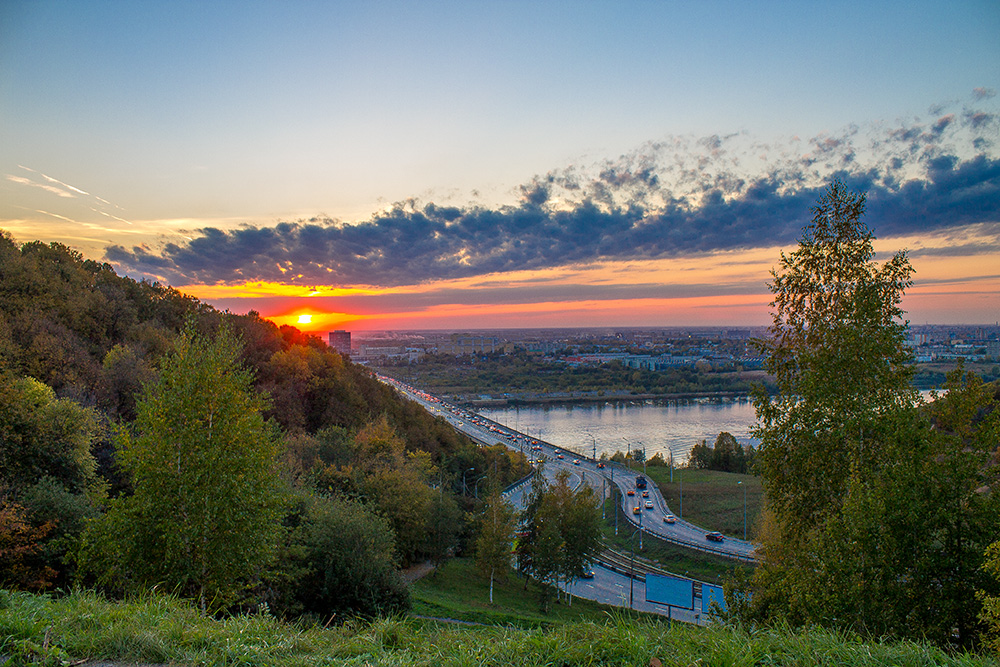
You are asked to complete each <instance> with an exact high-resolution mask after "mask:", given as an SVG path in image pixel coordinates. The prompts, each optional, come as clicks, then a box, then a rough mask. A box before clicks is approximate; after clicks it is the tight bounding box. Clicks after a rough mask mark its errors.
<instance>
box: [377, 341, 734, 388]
mask: <svg viewBox="0 0 1000 667" xmlns="http://www.w3.org/2000/svg"><path fill="white" fill-rule="evenodd" d="M380 370H382V371H383V372H384V373H386V374H387V375H391V376H393V377H397V378H399V379H401V380H405V381H406V382H409V383H411V384H414V385H416V386H419V387H423V388H425V389H426V390H428V391H433V392H435V393H441V394H479V393H496V392H538V393H546V392H605V393H621V394H662V395H668V394H688V393H710V392H728V393H746V394H749V393H750V389H751V387H752V384H753V381H752V380H750V379H748V378H746V377H743V376H742V375H741V374H740V373H737V372H713V371H711V370H707V369H702V368H698V367H683V368H670V369H667V370H661V371H653V370H649V369H638V368H628V367H626V366H625V365H624V364H622V363H621V362H619V361H613V362H610V363H607V364H601V365H599V366H568V365H567V364H565V363H560V362H556V361H551V360H545V359H541V358H538V357H533V356H531V355H529V354H528V353H527V352H525V351H523V350H519V351H515V352H512V353H511V354H500V353H492V354H488V355H481V356H480V355H476V356H470V355H465V356H458V357H456V356H452V355H446V354H430V355H425V356H424V357H423V358H422V359H421V360H420V361H418V362H416V363H414V364H408V363H405V362H399V363H393V362H389V361H386V362H382V364H381V365H380Z"/></svg>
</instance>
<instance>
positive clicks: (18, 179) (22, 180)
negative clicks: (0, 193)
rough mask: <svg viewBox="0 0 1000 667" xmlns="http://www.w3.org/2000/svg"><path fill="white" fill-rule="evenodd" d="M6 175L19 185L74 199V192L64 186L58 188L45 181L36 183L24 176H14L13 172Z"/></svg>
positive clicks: (9, 179)
mask: <svg viewBox="0 0 1000 667" xmlns="http://www.w3.org/2000/svg"><path fill="white" fill-rule="evenodd" d="M6 176H7V180H8V181H11V182H13V183H17V184H18V185H26V186H28V187H32V188H40V189H42V190H45V191H46V192H51V193H52V194H54V195H57V196H59V197H65V198H69V199H72V198H73V197H74V195H73V194H72V193H70V192H66V191H65V190H63V189H62V188H57V187H55V186H52V185H45V184H44V183H35V182H34V181H32V180H31V179H30V178H24V177H23V176H14V175H12V174H6Z"/></svg>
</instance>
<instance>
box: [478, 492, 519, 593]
mask: <svg viewBox="0 0 1000 667" xmlns="http://www.w3.org/2000/svg"><path fill="white" fill-rule="evenodd" d="M477 523H478V528H479V535H478V536H477V537H476V565H477V566H479V569H480V570H482V571H483V572H484V573H488V574H489V575H490V604H493V580H494V578H496V576H497V574H498V573H499V574H500V575H501V576H503V574H504V573H505V572H506V571H507V569H508V568H509V567H510V555H511V554H510V549H511V544H512V543H513V541H514V533H515V531H516V530H517V513H516V512H515V511H514V508H513V507H512V506H511V504H510V503H509V502H507V500H506V499H504V497H503V495H501V493H500V489H499V487H498V486H497V485H496V484H491V485H490V490H489V494H488V495H487V496H486V498H485V499H484V502H483V507H482V510H481V511H480V513H479V516H478V521H477Z"/></svg>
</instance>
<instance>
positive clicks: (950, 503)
mask: <svg viewBox="0 0 1000 667" xmlns="http://www.w3.org/2000/svg"><path fill="white" fill-rule="evenodd" d="M863 210H864V197H863V196H860V195H855V194H852V193H849V192H847V191H846V189H845V188H844V187H843V186H842V185H841V184H838V183H835V184H834V185H832V186H831V187H830V189H829V190H828V191H827V194H826V195H825V196H824V198H823V199H821V200H820V204H819V206H817V207H816V209H815V212H816V216H815V217H814V220H813V225H812V227H811V228H809V230H807V234H806V238H805V239H803V241H801V242H800V245H799V249H798V250H797V251H795V252H793V253H792V254H791V255H790V256H787V257H786V256H784V255H783V256H782V267H783V268H782V271H781V272H780V273H779V272H775V274H774V276H775V282H774V284H773V285H772V290H773V291H774V293H775V307H776V312H775V314H774V325H773V327H772V339H771V340H770V341H767V342H766V343H764V345H763V347H764V348H765V350H767V351H768V352H769V354H770V357H769V362H768V363H769V369H770V370H771V371H772V372H773V373H774V374H775V376H776V379H777V384H778V387H779V390H780V393H779V395H778V397H777V398H776V399H774V400H771V399H769V398H768V397H767V396H765V395H763V394H761V393H758V395H757V396H755V404H756V408H757V413H758V423H757V425H756V427H755V431H756V434H757V435H758V436H759V437H760V438H761V448H760V450H759V454H758V458H757V471H758V472H759V473H760V474H761V477H762V483H763V485H764V489H765V493H766V502H767V509H766V513H765V516H764V520H763V521H762V523H761V530H760V531H759V532H760V534H761V535H762V538H763V540H762V541H763V554H764V561H763V563H762V564H761V566H760V567H758V568H757V570H756V571H755V573H754V575H753V577H752V579H751V582H750V586H749V588H750V590H751V592H752V595H751V596H750V598H749V599H748V600H747V599H746V598H745V597H744V602H745V604H741V605H740V608H741V609H743V610H744V611H745V612H746V615H747V616H749V617H751V618H753V619H755V620H760V619H775V618H781V619H784V620H787V621H790V622H792V623H795V624H812V623H816V624H822V625H831V626H837V627H842V628H851V629H852V630H854V631H861V632H865V633H866V634H870V635H873V636H905V637H910V638H926V639H930V640H933V641H935V642H937V643H939V644H950V643H953V642H955V641H957V642H958V643H960V644H963V645H965V646H969V645H971V644H972V643H973V641H974V639H975V634H976V633H975V629H974V627H975V623H976V616H977V614H978V609H979V606H978V605H977V604H976V599H975V591H976V588H977V587H982V586H986V585H988V582H986V581H985V578H984V576H983V575H982V573H981V571H980V567H981V564H982V559H983V553H984V551H985V549H986V546H987V545H988V544H989V543H990V542H991V541H992V540H993V539H995V536H996V534H997V532H998V530H1000V504H998V501H1000V498H998V496H997V494H996V493H995V492H994V491H993V490H992V489H991V485H992V484H994V483H995V480H994V479H993V478H992V477H991V474H990V472H989V469H990V459H991V457H992V456H993V454H994V450H995V448H996V445H995V443H996V435H997V433H998V432H1000V431H998V429H997V426H996V424H997V419H1000V411H997V410H996V407H997V406H996V405H995V401H994V399H993V397H992V392H990V391H984V389H983V385H982V383H981V382H979V381H978V378H974V377H971V376H966V377H964V378H963V377H962V374H961V372H959V373H958V374H953V375H952V376H951V377H950V378H949V391H948V394H946V395H945V396H943V397H941V398H939V399H938V400H937V401H935V402H934V403H932V404H931V405H929V406H926V407H918V406H917V404H916V395H915V392H914V391H913V390H912V389H911V388H910V385H909V382H908V380H909V377H910V370H909V369H908V368H907V367H906V363H905V362H906V360H907V358H908V355H907V353H906V351H905V349H904V347H903V339H904V332H903V325H902V324H901V323H900V322H899V321H898V319H899V317H900V316H901V311H900V310H899V306H898V304H899V301H900V298H901V296H902V292H903V289H904V288H905V287H906V286H907V285H908V284H909V276H910V275H911V272H912V269H911V268H910V266H909V263H908V262H907V261H906V259H905V255H903V254H897V255H895V256H894V257H893V258H892V259H890V260H889V261H888V262H886V263H885V264H883V265H881V266H878V265H876V264H875V263H874V262H873V261H872V257H873V254H874V251H873V250H872V247H871V234H870V233H869V232H868V231H867V230H865V229H864V227H863V226H862V224H861V222H860V216H861V214H862V213H863Z"/></svg>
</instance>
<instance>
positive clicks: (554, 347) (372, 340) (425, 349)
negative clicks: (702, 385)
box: [328, 324, 1000, 370]
mask: <svg viewBox="0 0 1000 667" xmlns="http://www.w3.org/2000/svg"><path fill="white" fill-rule="evenodd" d="M766 336H767V327H664V328H622V329H613V328H602V329H500V330H481V331H379V332H372V331H363V332H358V333H356V334H354V335H353V337H352V333H351V332H350V331H346V330H337V331H332V332H330V333H329V336H328V342H329V345H330V347H332V348H334V349H336V350H337V351H339V352H341V353H343V354H349V355H350V356H351V357H352V359H353V360H354V361H356V362H359V363H366V362H374V361H379V360H386V359H392V360H396V361H397V362H398V361H400V360H406V361H409V362H416V361H418V360H420V359H421V358H422V357H423V356H425V355H428V354H443V355H453V356H462V355H486V354H498V353H499V354H512V353H514V352H515V351H524V352H526V353H528V354H530V355H537V356H540V357H548V358H552V359H556V360H559V361H562V362H564V363H566V364H569V365H587V364H591V365H594V364H603V363H608V362H610V361H618V362H620V363H622V364H623V365H625V366H627V367H630V368H642V369H649V370H665V369H668V368H673V367H681V366H704V367H706V368H722V367H731V366H740V367H742V368H746V369H750V368H759V367H760V366H761V364H762V362H763V360H762V358H761V357H760V356H758V355H757V353H756V349H755V348H754V345H753V343H752V341H753V340H754V339H755V338H763V337H766ZM907 345H908V346H910V347H911V348H912V350H913V355H914V360H915V361H916V362H918V363H933V362H937V361H940V362H948V361H957V360H958V359H964V360H966V361H970V362H986V363H990V362H998V361H1000V324H994V325H934V324H925V325H911V326H910V328H909V337H908V338H907Z"/></svg>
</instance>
